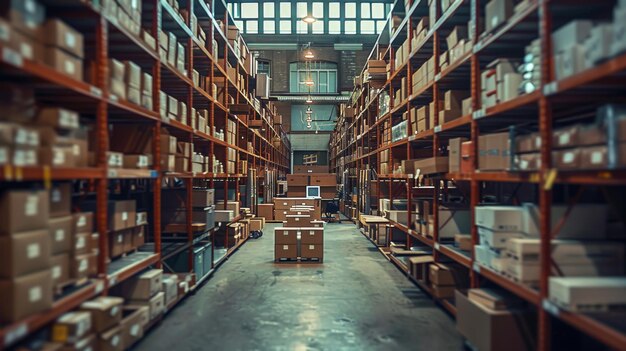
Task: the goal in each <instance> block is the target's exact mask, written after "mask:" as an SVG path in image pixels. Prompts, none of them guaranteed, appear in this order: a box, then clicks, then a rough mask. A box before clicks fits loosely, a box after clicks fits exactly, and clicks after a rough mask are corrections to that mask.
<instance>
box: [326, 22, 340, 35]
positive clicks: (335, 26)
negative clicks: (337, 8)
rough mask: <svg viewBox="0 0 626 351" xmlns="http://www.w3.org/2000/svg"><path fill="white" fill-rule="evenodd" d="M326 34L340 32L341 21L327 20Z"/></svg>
mask: <svg viewBox="0 0 626 351" xmlns="http://www.w3.org/2000/svg"><path fill="white" fill-rule="evenodd" d="M328 34H341V21H328Z"/></svg>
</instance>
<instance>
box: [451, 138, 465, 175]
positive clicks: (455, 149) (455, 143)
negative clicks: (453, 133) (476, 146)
mask: <svg viewBox="0 0 626 351" xmlns="http://www.w3.org/2000/svg"><path fill="white" fill-rule="evenodd" d="M466 140H467V139H466V138H452V139H450V142H449V145H448V172H450V173H458V172H460V171H461V144H462V143H463V142H464V141H466Z"/></svg>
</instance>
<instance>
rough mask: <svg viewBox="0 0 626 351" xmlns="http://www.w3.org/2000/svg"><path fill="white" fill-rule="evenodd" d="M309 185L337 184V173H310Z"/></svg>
mask: <svg viewBox="0 0 626 351" xmlns="http://www.w3.org/2000/svg"><path fill="white" fill-rule="evenodd" d="M310 185H318V186H333V187H334V186H336V185H337V175H336V174H335V173H331V174H311V178H310Z"/></svg>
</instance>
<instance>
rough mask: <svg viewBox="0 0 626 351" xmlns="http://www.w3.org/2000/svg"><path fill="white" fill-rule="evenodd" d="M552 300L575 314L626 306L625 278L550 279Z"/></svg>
mask: <svg viewBox="0 0 626 351" xmlns="http://www.w3.org/2000/svg"><path fill="white" fill-rule="evenodd" d="M548 284H549V291H550V296H549V298H550V300H552V301H553V302H554V303H556V304H557V305H559V306H561V307H563V308H565V309H568V310H570V311H575V312H584V311H594V310H597V309H598V308H600V309H604V310H606V309H608V308H609V307H610V306H624V305H626V278H624V277H550V279H549V281H548Z"/></svg>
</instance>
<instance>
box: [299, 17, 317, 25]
mask: <svg viewBox="0 0 626 351" xmlns="http://www.w3.org/2000/svg"><path fill="white" fill-rule="evenodd" d="M316 21H317V18H315V17H313V16H312V15H306V17H304V18H302V22H304V23H307V24H313V23H315V22H316Z"/></svg>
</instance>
